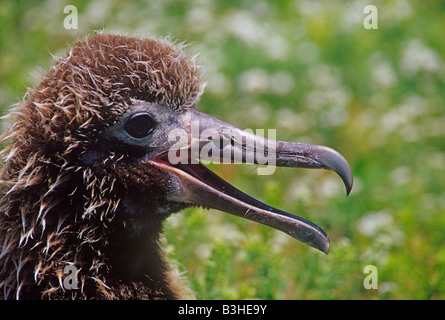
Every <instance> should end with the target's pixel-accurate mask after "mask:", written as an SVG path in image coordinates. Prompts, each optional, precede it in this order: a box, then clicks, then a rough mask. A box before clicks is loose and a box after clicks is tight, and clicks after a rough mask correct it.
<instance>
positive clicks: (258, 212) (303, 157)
mask: <svg viewBox="0 0 445 320" xmlns="http://www.w3.org/2000/svg"><path fill="white" fill-rule="evenodd" d="M191 112H192V114H191V119H189V120H191V122H193V121H198V123H200V124H201V127H200V128H199V130H195V132H193V129H192V130H191V133H190V135H189V139H188V142H187V143H186V144H185V145H184V146H181V147H180V148H176V149H174V150H172V149H170V150H169V151H167V152H163V153H160V154H158V155H157V156H155V157H153V158H151V159H149V160H148V161H149V162H150V163H151V164H152V165H154V166H156V167H158V168H159V169H161V170H163V171H166V172H169V173H172V174H174V175H175V176H176V177H178V178H179V181H180V182H179V186H177V188H178V195H177V196H176V197H177V199H175V201H180V202H187V203H192V204H195V205H200V206H203V207H207V208H213V209H217V210H220V211H224V212H227V213H230V214H234V215H237V216H240V217H243V218H246V219H249V220H252V221H255V222H258V223H261V224H264V225H267V226H270V227H272V228H275V229H277V230H280V231H283V232H285V233H287V234H289V235H290V236H292V237H293V238H295V239H297V240H299V241H301V242H303V243H306V244H308V245H309V246H312V247H314V248H317V249H319V250H321V251H322V252H325V253H328V251H329V238H328V237H327V235H326V233H325V232H324V231H323V230H322V229H321V228H320V227H318V226H317V225H315V224H313V223H312V222H310V221H307V220H305V219H303V218H301V217H298V216H295V215H292V214H290V213H287V212H284V211H282V210H279V209H276V208H273V207H271V206H268V205H266V204H264V203H262V202H260V201H258V200H256V199H254V198H252V197H250V196H249V195H247V194H245V193H243V192H242V191H240V190H238V189H237V188H235V187H233V186H232V185H230V184H229V183H228V182H226V181H224V180H223V179H222V178H220V177H219V176H217V175H216V174H215V173H213V172H212V171H210V170H209V169H208V168H207V167H205V166H204V165H203V164H202V163H200V161H198V160H207V161H209V160H210V161H212V160H213V161H217V160H219V161H220V162H224V163H227V162H231V163H236V162H240V163H256V164H264V163H262V162H261V160H262V159H263V160H264V155H265V154H266V155H267V157H268V159H269V160H273V161H270V162H272V164H271V163H267V165H272V166H281V167H304V168H322V169H328V170H333V171H335V172H336V173H337V174H338V175H339V176H340V177H341V178H342V180H343V182H344V184H345V186H346V192H347V194H349V192H350V190H351V188H352V182H353V178H352V172H351V169H350V166H349V164H348V163H347V161H346V160H345V159H344V157H343V156H342V155H340V154H339V153H338V152H337V151H335V150H333V149H331V148H328V147H324V146H317V145H308V144H301V143H288V142H283V141H275V140H271V139H266V138H264V137H261V136H257V135H254V134H252V133H249V132H247V133H244V132H243V131H242V130H241V129H238V128H236V127H234V126H232V125H230V124H228V123H226V122H223V121H221V120H219V119H216V118H214V117H211V116H209V115H207V114H205V113H202V112H200V111H199V110H197V109H195V110H194V111H191ZM191 122H190V123H191ZM190 123H189V125H190ZM210 128H211V129H212V130H210V132H211V135H212V138H210V139H209V136H208V135H207V134H205V135H203V134H202V133H203V132H204V131H205V130H206V129H210ZM229 129H230V131H229ZM208 132H209V131H208ZM228 132H231V134H228ZM240 137H242V138H240ZM215 139H217V140H218V139H219V140H218V142H221V143H218V146H217V147H215V146H214V145H211V146H210V147H209V144H212V143H213V144H214V143H215ZM224 141H226V142H227V143H224ZM241 141H242V142H241ZM238 142H239V143H238ZM251 143H252V144H251ZM251 146H253V147H251ZM258 146H261V148H260V149H261V152H258V150H257V148H256V147H258ZM203 151H205V152H204V153H203ZM181 152H182V153H183V154H185V155H182V156H178V157H173V156H172V155H178V154H179V153H181ZM260 154H261V155H262V156H263V158H262V159H261V157H260ZM203 156H204V157H203ZM203 158H204V159H203ZM263 162H264V161H263Z"/></svg>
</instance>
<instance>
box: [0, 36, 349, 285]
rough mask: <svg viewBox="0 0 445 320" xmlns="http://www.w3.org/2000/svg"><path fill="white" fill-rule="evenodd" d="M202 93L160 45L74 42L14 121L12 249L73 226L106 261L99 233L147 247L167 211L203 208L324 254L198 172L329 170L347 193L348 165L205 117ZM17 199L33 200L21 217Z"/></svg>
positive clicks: (302, 229) (179, 59)
mask: <svg viewBox="0 0 445 320" xmlns="http://www.w3.org/2000/svg"><path fill="white" fill-rule="evenodd" d="M203 90H204V85H203V84H202V70H201V68H200V67H199V66H197V65H196V63H195V60H194V59H191V58H189V57H187V56H186V55H185V54H184V52H183V48H182V46H181V45H174V44H172V43H171V42H170V41H168V40H166V39H161V40H159V39H153V38H137V37H129V36H121V35H110V34H104V33H98V34H96V35H94V36H92V37H89V38H87V39H85V40H81V41H78V42H77V43H76V44H75V45H74V46H73V47H72V48H71V49H70V51H69V53H68V54H67V55H66V56H64V57H62V58H60V59H57V60H56V61H55V64H54V66H53V67H52V68H51V70H50V71H49V72H48V73H47V74H46V75H45V76H44V77H42V79H40V83H39V84H38V85H37V86H36V87H35V88H34V89H32V90H30V92H29V93H28V95H27V98H26V99H25V101H23V102H22V103H20V104H19V105H18V107H16V108H15V110H14V111H13V112H12V114H13V115H15V122H14V124H13V125H12V127H11V129H10V130H9V131H8V132H7V138H8V139H9V140H10V141H11V143H10V145H9V147H8V148H7V149H5V154H6V157H5V166H4V168H3V171H2V176H3V182H4V183H3V185H4V189H5V192H4V194H5V197H4V199H3V200H2V208H3V209H2V210H3V211H5V212H9V213H11V212H12V211H15V212H17V213H16V215H17V216H20V217H21V218H20V219H19V221H21V227H20V228H18V229H20V230H21V231H20V234H21V235H20V239H19V245H21V246H24V245H26V244H27V243H28V242H29V243H30V242H31V240H30V239H34V240H35V239H40V242H39V243H40V245H41V247H42V248H43V249H41V250H43V251H44V250H45V248H46V250H47V251H46V254H50V253H51V252H57V248H58V244H57V243H56V242H55V241H53V240H54V239H55V238H56V236H54V237H53V236H52V235H54V234H56V235H57V234H59V235H62V234H64V232H65V234H66V233H67V230H71V231H72V230H73V229H72V228H68V227H67V226H68V225H69V226H72V225H76V224H79V225H80V224H82V225H83V227H82V228H77V229H75V230H77V231H76V232H77V234H75V235H73V237H76V238H77V239H79V238H80V239H83V242H85V243H88V244H89V245H90V246H91V247H94V250H93V251H94V252H96V253H97V252H100V253H101V254H103V253H104V252H107V250H106V249H103V248H100V247H99V244H100V245H102V246H107V245H108V246H109V247H110V246H111V247H113V246H115V245H113V243H111V241H110V240H109V238H107V237H103V236H102V235H100V234H99V231H98V230H100V231H101V232H103V233H105V234H109V235H110V234H113V233H115V234H114V238H115V239H116V238H118V239H120V240H121V241H125V239H127V238H128V237H138V238H139V236H141V235H142V236H143V235H144V234H145V235H147V237H149V234H150V232H155V231H158V230H159V228H160V227H159V226H160V225H161V224H162V221H163V220H164V219H165V218H166V217H167V216H168V215H169V214H171V213H172V212H175V211H178V210H180V209H182V208H185V207H188V206H202V207H206V208H214V209H218V210H221V211H224V212H228V213H230V214H234V215H237V216H240V217H243V218H247V219H250V220H253V221H256V222H259V223H261V224H264V225H268V226H271V227H273V228H275V229H278V230H281V231H283V232H285V233H287V234H289V235H290V236H292V237H294V238H295V239H297V240H300V241H302V242H304V243H306V244H308V245H310V246H312V247H315V248H317V249H319V250H321V251H323V252H326V253H327V252H328V250H329V240H328V237H327V236H326V234H325V233H324V232H323V230H322V229H320V228H319V227H318V226H316V225H315V224H313V223H311V222H309V221H307V220H305V219H303V218H301V217H298V216H295V215H292V214H290V213H286V212H284V211H281V210H278V209H276V208H272V207H270V206H268V205H266V204H263V203H261V202H260V201H258V200H256V199H254V198H252V197H250V196H248V195H246V194H244V193H242V192H241V191H239V190H238V189H236V188H235V187H233V186H231V185H230V184H229V183H227V182H226V181H224V180H223V179H221V178H220V177H218V176H217V175H216V174H214V173H212V172H211V171H210V170H209V169H207V168H206V167H205V166H204V165H203V164H202V163H201V162H202V161H203V160H207V161H215V162H218V161H220V162H230V163H235V162H240V163H257V164H264V163H262V162H261V161H262V160H264V157H266V158H267V159H269V160H271V161H272V162H273V163H272V164H273V165H276V166H285V167H303V168H320V169H328V170H333V171H334V172H336V173H337V174H338V175H339V176H340V177H341V179H342V180H343V182H344V184H345V186H346V190H347V193H349V191H350V190H351V187H352V173H351V169H350V167H349V165H348V163H347V161H346V160H345V159H344V158H343V157H342V156H341V155H340V154H339V153H338V152H337V151H335V150H333V149H331V148H328V147H324V146H317V145H308V144H301V143H287V142H283V141H275V140H272V139H266V138H264V137H260V136H256V135H254V134H253V133H249V132H246V131H244V130H241V129H239V128H237V127H235V126H233V125H231V124H229V123H226V122H224V121H222V120H219V119H217V118H214V117H212V116H210V115H208V114H205V113H203V112H201V111H200V110H198V109H197V108H196V104H197V102H198V100H199V97H200V96H201V94H202V93H203ZM25 193H26V195H25ZM14 195H16V196H14ZM17 195H21V196H17ZM24 198H29V199H32V201H28V202H27V203H28V204H27V205H26V206H25V207H24V206H21V205H20V203H19V202H20V201H21V203H24V202H23V199H24ZM8 199H9V200H8ZM14 199H19V200H14ZM28 211H29V212H31V211H32V212H33V213H32V214H31V213H27V212H28ZM21 213H22V214H21ZM10 215H11V214H10ZM11 223H12V222H11ZM113 223H114V224H116V223H118V224H119V226H120V227H116V225H114V226H113ZM85 225H88V227H85ZM112 226H113V227H112ZM48 230H52V231H51V233H50V232H49V231H48ZM123 233H128V234H131V235H130V236H128V235H126V236H123V235H122V234H123ZM116 234H117V235H118V236H117V235H116ZM43 235H45V236H43ZM95 237H98V238H99V237H100V239H95ZM110 237H111V236H110ZM142 238H143V237H142ZM141 241H142V240H141ZM96 244H97V245H96ZM95 246H96V247H95ZM34 247H35V245H34ZM76 250H77V251H80V250H79V249H76ZM76 250H75V249H72V251H76ZM121 250H125V249H121ZM54 254H55V253H54ZM139 254H140V255H143V254H144V253H143V252H139ZM90 268H92V267H91V266H90ZM37 274H38V272H37ZM36 278H38V276H36Z"/></svg>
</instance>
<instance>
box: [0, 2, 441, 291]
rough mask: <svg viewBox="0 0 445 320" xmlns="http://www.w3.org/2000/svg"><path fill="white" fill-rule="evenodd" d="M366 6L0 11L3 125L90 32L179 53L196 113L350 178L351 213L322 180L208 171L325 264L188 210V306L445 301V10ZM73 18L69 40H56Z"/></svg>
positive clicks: (240, 222)
mask: <svg viewBox="0 0 445 320" xmlns="http://www.w3.org/2000/svg"><path fill="white" fill-rule="evenodd" d="M368 2H371V3H368ZM368 2H366V1H364V2H363V1H310V0H306V1H257V0H255V1H254V0H243V1H211V0H193V1H185V0H184V1H173V0H169V1H158V0H156V1H102V0H100V1H91V2H90V1H86V0H83V1H50V0H46V1H44V0H41V1H15V0H3V1H1V2H0V105H1V114H2V115H4V114H6V113H7V110H8V109H9V108H10V106H11V104H13V103H16V102H17V101H19V100H20V99H21V98H22V97H23V96H24V94H25V92H26V87H32V86H33V85H34V84H35V83H36V81H37V80H36V79H35V77H37V78H38V77H39V75H40V74H42V73H43V72H44V70H47V69H48V68H49V66H50V65H51V59H52V58H51V54H52V55H56V56H58V55H61V54H63V53H64V52H65V50H66V47H67V45H68V44H72V43H73V42H74V41H75V40H76V39H77V38H79V37H80V38H81V37H84V36H85V35H87V34H90V33H92V32H93V31H94V30H106V31H110V32H120V33H128V34H138V35H146V34H152V35H155V36H164V35H170V36H171V37H172V38H174V39H177V40H178V41H180V42H182V41H185V42H186V43H189V44H190V46H189V47H188V48H187V51H188V52H189V53H190V55H194V54H197V53H200V56H199V59H198V61H199V62H200V64H202V65H203V66H205V68H206V71H205V80H206V81H207V83H208V86H207V90H206V93H205V94H204V96H203V97H202V99H201V101H200V103H199V105H198V107H199V108H200V109H202V110H204V111H205V112H207V113H209V114H212V115H214V116H217V117H219V118H221V119H224V120H225V121H228V122H231V123H233V124H235V125H237V126H239V127H243V128H251V129H253V130H255V129H268V128H274V129H277V138H278V139H280V140H286V141H299V142H308V143H315V144H323V145H328V146H331V147H333V148H335V149H337V150H339V151H340V152H341V153H342V154H343V155H344V156H345V157H346V158H347V159H348V161H349V162H350V164H351V166H352V169H353V172H354V177H355V186H354V188H353V191H352V193H351V195H350V196H349V197H346V196H345V192H344V189H343V185H342V182H341V180H340V179H338V177H336V176H335V175H334V174H333V173H331V172H326V171H310V170H300V169H288V168H283V169H278V170H277V171H276V173H275V174H274V175H271V176H258V175H257V174H256V170H254V169H255V167H254V166H251V165H212V166H211V168H212V170H214V171H215V172H216V173H217V174H219V175H221V176H222V177H224V178H225V179H227V180H229V181H230V182H231V183H232V184H233V185H235V186H236V187H238V188H240V189H241V190H243V191H245V192H246V193H248V194H250V195H252V196H254V197H256V198H258V199H261V200H263V201H264V202H266V203H268V204H270V205H272V206H275V207H278V208H280V209H283V210H286V211H288V212H291V213H295V214H297V215H300V216H302V217H304V218H307V219H309V220H311V221H313V222H315V223H317V224H318V225H320V226H322V227H323V229H324V230H326V231H327V233H328V235H329V237H330V239H331V252H330V253H329V255H327V256H326V255H324V254H322V253H320V252H318V251H316V250H314V249H312V248H310V247H308V246H305V245H303V244H301V243H299V242H297V241H295V240H293V239H292V238H290V237H288V236H286V235H284V234H281V233H280V232H278V231H275V230H272V229H270V228H267V227H264V226H261V225H258V224H255V223H253V222H248V221H245V220H244V219H240V218H237V217H233V216H230V215H228V214H225V213H220V212H217V211H213V210H212V211H209V212H207V211H204V210H203V209H198V208H196V209H189V210H185V211H184V212H181V213H179V214H176V215H173V216H172V217H171V218H169V220H168V222H167V224H166V227H165V235H166V242H167V250H168V254H169V257H170V258H171V259H173V260H175V261H177V264H178V268H179V270H180V271H181V272H183V273H184V276H185V277H186V278H187V281H189V283H190V285H191V287H192V288H193V290H194V292H195V294H196V297H197V298H198V299H246V298H263V299H444V298H445V63H444V60H445V42H444V41H443V34H444V30H445V3H443V2H441V1H429V2H420V1H407V0H395V1H389V0H388V1H384V0H381V1H368ZM68 4H73V5H75V6H76V7H77V9H78V25H79V29H78V30H66V29H64V27H63V20H64V18H65V17H66V16H67V15H66V14H64V13H63V8H64V6H65V5H68ZM367 4H374V5H375V6H376V7H377V8H378V10H379V11H378V12H379V16H378V29H377V30H372V29H371V30H366V29H365V28H364V27H363V24H362V23H363V19H364V17H365V16H366V14H364V13H363V8H364V7H365V5H367ZM2 131H3V130H2ZM366 265H375V266H376V267H377V269H378V289H377V290H375V289H370V290H366V289H365V288H364V286H363V280H364V278H365V276H366V274H364V273H363V268H364V267H365V266H366Z"/></svg>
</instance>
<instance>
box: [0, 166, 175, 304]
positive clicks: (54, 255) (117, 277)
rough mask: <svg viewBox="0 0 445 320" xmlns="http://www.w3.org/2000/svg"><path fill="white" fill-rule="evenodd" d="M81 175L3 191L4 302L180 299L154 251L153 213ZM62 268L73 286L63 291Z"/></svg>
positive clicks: (157, 246)
mask: <svg viewBox="0 0 445 320" xmlns="http://www.w3.org/2000/svg"><path fill="white" fill-rule="evenodd" d="M40 171H41V172H42V173H45V172H48V171H47V170H46V169H41V170H40ZM89 175H90V172H81V171H78V172H75V171H72V172H67V171H64V172H62V173H61V174H60V175H58V176H57V177H56V178H54V179H50V178H48V177H47V176H45V177H44V178H43V177H42V179H38V180H39V181H41V183H36V184H34V185H32V186H28V187H26V188H16V189H13V188H10V189H9V190H5V192H4V194H5V195H4V196H3V198H2V199H1V200H0V211H1V215H0V243H1V244H2V248H1V252H0V265H1V266H2V268H0V279H1V280H0V292H1V294H2V295H4V298H7V299H10V298H25V299H41V298H55V299H73V298H84V299H92V298H96V299H175V298H180V297H181V295H180V292H181V290H182V289H181V288H182V286H180V281H179V277H175V276H174V273H173V272H172V271H171V270H170V267H169V264H168V262H167V260H166V259H165V257H164V254H163V252H162V247H161V243H160V237H161V231H162V228H161V225H162V219H160V218H156V215H153V214H151V210H153V208H144V206H143V205H137V201H134V199H132V197H130V196H129V195H127V194H125V193H122V194H123V196H122V194H120V193H119V192H116V190H112V189H113V187H110V186H112V185H113V181H107V180H106V179H109V178H107V177H101V178H100V179H99V178H98V177H95V176H93V175H91V176H89ZM98 179H99V181H96V180H98ZM104 179H105V180H104ZM36 181H37V180H36ZM48 181H49V182H51V183H48ZM89 181H90V182H91V184H88V182H89ZM104 186H108V187H107V189H104ZM8 191H9V192H8ZM111 191H113V192H111ZM118 194H119V197H118ZM153 217H154V218H153ZM66 266H73V267H74V268H75V269H76V270H77V273H76V274H75V280H76V283H78V285H77V288H74V287H73V288H65V286H64V279H65V277H66V276H69V274H68V275H67V274H66V273H65V271H66V269H65V267H66ZM71 275H72V274H71Z"/></svg>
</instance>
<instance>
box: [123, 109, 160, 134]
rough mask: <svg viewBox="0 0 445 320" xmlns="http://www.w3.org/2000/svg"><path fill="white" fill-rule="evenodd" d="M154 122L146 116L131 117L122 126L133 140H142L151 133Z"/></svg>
mask: <svg viewBox="0 0 445 320" xmlns="http://www.w3.org/2000/svg"><path fill="white" fill-rule="evenodd" d="M154 127H155V122H154V120H153V119H152V118H151V117H150V116H149V115H147V114H139V115H135V116H133V117H131V118H130V119H128V121H127V122H126V123H125V125H124V129H125V131H127V133H128V134H129V135H130V136H132V137H134V138H143V137H145V136H147V135H148V134H149V133H151V132H152V131H153V129H154Z"/></svg>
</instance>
